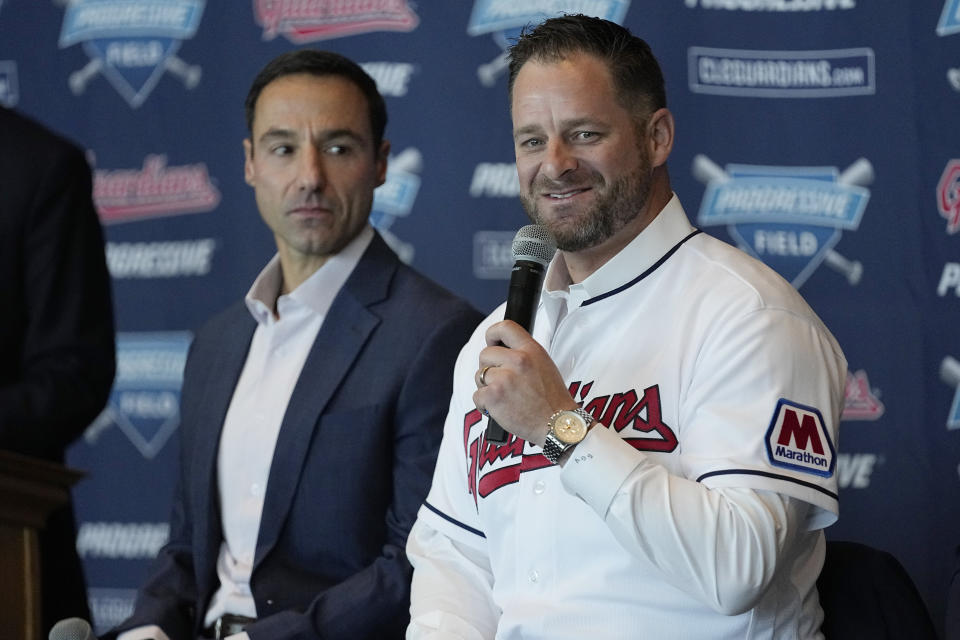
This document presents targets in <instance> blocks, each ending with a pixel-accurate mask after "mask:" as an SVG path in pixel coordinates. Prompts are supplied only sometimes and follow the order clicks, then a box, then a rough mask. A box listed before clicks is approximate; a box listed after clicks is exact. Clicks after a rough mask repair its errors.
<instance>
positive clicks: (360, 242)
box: [244, 225, 374, 324]
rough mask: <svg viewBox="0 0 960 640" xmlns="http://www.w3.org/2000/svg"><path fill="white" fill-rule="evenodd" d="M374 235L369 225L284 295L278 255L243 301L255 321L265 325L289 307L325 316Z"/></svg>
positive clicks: (272, 259)
mask: <svg viewBox="0 0 960 640" xmlns="http://www.w3.org/2000/svg"><path fill="white" fill-rule="evenodd" d="M373 234H374V231H373V229H372V228H371V227H370V225H366V226H365V227H364V228H363V229H362V230H361V231H360V233H359V234H357V236H356V237H355V238H354V239H353V240H351V241H350V243H349V244H347V246H345V247H344V248H343V249H341V250H340V252H339V253H336V254H334V255H332V256H330V258H329V259H328V260H327V261H326V262H325V263H323V266H322V267H320V268H319V269H317V270H316V271H314V272H313V274H311V275H310V277H309V278H307V279H306V280H304V281H303V282H302V283H301V284H300V286H299V287H297V288H296V289H294V290H293V291H291V292H290V293H288V294H285V295H279V294H280V285H281V283H282V282H283V272H282V270H281V268H280V256H279V254H275V255H274V256H273V258H271V259H270V262H268V263H267V266H265V267H264V268H263V270H262V271H261V272H260V275H258V276H257V279H256V280H254V281H253V285H251V287H250V290H249V291H248V292H247V295H246V297H245V298H244V301H245V302H246V304H247V309H248V310H249V311H250V314H251V315H252V316H253V318H254V320H256V321H257V322H258V323H259V324H266V323H268V322H270V321H271V320H272V319H273V311H272V310H273V309H274V308H276V309H278V311H279V312H280V313H282V312H283V309H284V307H285V306H286V305H287V304H290V305H302V306H304V307H307V308H309V309H310V310H312V311H313V312H314V313H317V314H320V315H324V316H325V315H326V314H327V312H328V311H329V310H330V307H331V305H333V299H334V298H336V296H337V293H339V292H340V288H341V287H343V285H344V283H345V282H346V281H347V278H349V277H350V274H351V273H352V272H353V269H354V267H356V266H357V263H359V262H360V258H361V257H362V256H363V253H364V251H366V250H367V247H368V246H370V242H371V241H372V240H373Z"/></svg>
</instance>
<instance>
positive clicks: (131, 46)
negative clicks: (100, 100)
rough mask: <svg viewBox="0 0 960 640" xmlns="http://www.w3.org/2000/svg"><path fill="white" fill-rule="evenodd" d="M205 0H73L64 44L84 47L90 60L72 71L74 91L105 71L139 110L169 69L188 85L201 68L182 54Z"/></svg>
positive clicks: (63, 46) (197, 79)
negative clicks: (181, 51)
mask: <svg viewBox="0 0 960 640" xmlns="http://www.w3.org/2000/svg"><path fill="white" fill-rule="evenodd" d="M205 3H206V0H72V1H71V2H69V3H68V4H67V6H66V9H65V12H64V17H63V27H62V29H61V31H60V43H59V45H60V48H61V49H66V48H67V47H71V46H73V45H75V44H81V43H82V45H83V50H84V51H85V52H86V54H87V55H88V56H89V57H90V62H89V63H87V65H86V66H84V67H83V68H82V69H79V70H77V71H75V72H73V73H71V74H70V78H69V86H70V90H71V91H72V92H73V93H74V95H80V94H82V93H83V92H84V91H86V88H87V85H88V84H89V83H90V82H91V81H92V80H93V79H94V78H95V77H96V76H98V75H103V76H104V77H105V78H106V79H107V80H108V81H109V82H110V84H112V85H113V87H114V88H115V89H116V90H117V91H118V92H119V93H120V95H121V96H123V98H124V99H125V100H126V101H127V103H128V104H129V105H130V106H131V107H133V108H134V109H135V108H137V107H139V106H140V105H141V104H143V102H144V101H145V100H146V99H147V97H148V96H149V95H150V93H151V92H152V91H153V88H154V87H155V86H156V85H157V83H158V82H159V81H160V78H161V76H163V74H164V73H167V72H169V73H171V74H173V75H174V76H176V77H177V78H179V79H180V80H181V81H182V82H183V84H184V86H185V87H186V88H187V89H193V88H194V87H196V86H197V84H199V82H200V76H201V74H202V70H201V68H200V67H199V66H197V65H191V64H188V63H187V62H185V61H184V60H182V59H181V58H179V57H177V55H176V54H177V51H178V50H179V49H180V45H181V44H182V43H183V41H184V40H188V39H190V38H193V36H194V35H195V34H196V32H197V27H198V26H199V24H200V19H201V18H202V17H203V9H204V6H205Z"/></svg>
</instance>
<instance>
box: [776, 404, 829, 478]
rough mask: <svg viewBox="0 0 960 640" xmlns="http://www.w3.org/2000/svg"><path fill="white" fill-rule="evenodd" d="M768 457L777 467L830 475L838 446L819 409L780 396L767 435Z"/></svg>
mask: <svg viewBox="0 0 960 640" xmlns="http://www.w3.org/2000/svg"><path fill="white" fill-rule="evenodd" d="M766 445H767V457H768V459H769V460H770V464H772V465H774V466H775V467H782V468H784V469H791V470H793V471H800V472H803V473H809V474H813V475H817V476H823V477H825V478H829V477H830V476H832V475H833V470H834V465H835V464H836V450H835V449H834V448H833V442H831V440H830V434H829V433H827V429H826V427H825V426H824V424H823V416H822V415H821V414H820V411H819V409H815V408H814V407H807V406H804V405H802V404H798V403H796V402H791V401H790V400H787V399H785V398H780V401H779V402H777V407H776V409H775V410H774V412H773V418H772V419H771V420H770V428H769V429H767V436H766Z"/></svg>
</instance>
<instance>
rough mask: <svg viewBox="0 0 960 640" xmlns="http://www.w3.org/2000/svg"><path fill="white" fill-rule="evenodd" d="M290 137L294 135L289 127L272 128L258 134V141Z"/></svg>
mask: <svg viewBox="0 0 960 640" xmlns="http://www.w3.org/2000/svg"><path fill="white" fill-rule="evenodd" d="M292 137H294V133H293V131H291V130H290V129H279V128H272V129H267V130H266V131H264V132H263V134H261V135H260V138H259V141H260V142H269V141H270V140H287V139H289V138H292Z"/></svg>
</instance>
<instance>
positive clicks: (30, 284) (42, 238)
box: [0, 107, 115, 637]
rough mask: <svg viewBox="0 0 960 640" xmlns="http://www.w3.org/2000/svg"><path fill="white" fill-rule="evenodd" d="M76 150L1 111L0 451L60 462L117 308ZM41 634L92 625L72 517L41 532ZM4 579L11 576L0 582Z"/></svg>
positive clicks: (58, 514)
mask: <svg viewBox="0 0 960 640" xmlns="http://www.w3.org/2000/svg"><path fill="white" fill-rule="evenodd" d="M91 192H92V183H91V176H90V167H89V166H88V165H87V162H86V160H85V158H84V155H83V151H81V150H80V149H79V148H78V147H77V146H76V145H74V144H73V143H71V142H68V141H67V140H65V139H63V138H61V137H59V136H57V135H55V134H53V133H51V132H50V131H48V130H47V129H45V128H44V127H42V126H40V125H39V124H38V123H36V122H33V121H32V120H29V119H27V118H25V117H23V116H21V115H19V114H17V113H15V112H13V111H10V110H7V109H4V108H2V107H0V300H2V301H3V307H4V309H3V312H2V313H0V449H5V450H9V451H15V452H17V453H21V454H25V455H29V456H34V457H38V458H43V459H46V460H52V461H54V462H58V463H62V462H63V460H64V451H65V450H66V448H67V446H68V445H69V444H70V443H71V442H72V441H73V440H75V439H76V438H78V437H79V436H80V434H81V433H83V430H84V429H86V427H87V425H89V424H90V423H91V422H92V421H93V419H94V418H96V416H97V414H98V413H99V412H100V410H101V409H103V406H104V405H105V404H106V402H107V397H108V395H109V393H110V385H111V384H112V383H113V373H114V354H115V347H114V334H113V304H112V303H111V297H110V276H109V274H108V273H107V263H106V259H105V258H104V252H103V234H102V232H101V230H100V220H99V219H98V218H97V212H96V210H95V209H94V205H93V199H92V197H91ZM40 564H41V585H42V589H43V595H42V610H43V614H42V615H43V629H42V634H43V636H44V637H46V634H47V631H48V630H49V629H50V627H51V626H52V625H53V623H55V622H56V621H57V620H59V619H61V618H67V617H73V616H77V617H84V618H86V617H89V610H88V608H87V597H86V588H85V585H84V580H83V571H82V568H81V565H80V559H79V558H78V557H77V551H76V527H75V524H74V518H73V508H72V507H71V506H70V505H67V506H65V507H63V508H61V509H57V510H55V511H54V512H53V513H52V514H51V516H50V518H49V519H48V520H47V523H46V526H45V528H44V529H43V530H42V531H41V532H40ZM3 577H4V578H6V577H8V576H3Z"/></svg>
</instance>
